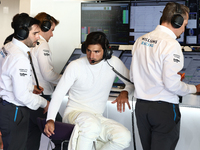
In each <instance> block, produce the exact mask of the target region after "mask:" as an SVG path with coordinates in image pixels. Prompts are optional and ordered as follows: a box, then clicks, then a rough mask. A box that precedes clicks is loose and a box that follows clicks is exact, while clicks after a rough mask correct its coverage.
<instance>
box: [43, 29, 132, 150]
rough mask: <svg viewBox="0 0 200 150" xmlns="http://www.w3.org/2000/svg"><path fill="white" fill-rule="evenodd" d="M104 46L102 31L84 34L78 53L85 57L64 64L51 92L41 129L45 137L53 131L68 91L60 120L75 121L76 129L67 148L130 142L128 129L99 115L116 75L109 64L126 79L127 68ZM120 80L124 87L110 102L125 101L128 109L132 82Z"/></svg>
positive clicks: (88, 149) (111, 147)
mask: <svg viewBox="0 0 200 150" xmlns="http://www.w3.org/2000/svg"><path fill="white" fill-rule="evenodd" d="M108 47H109V42H108V40H107V38H106V35H105V34H104V33H102V32H92V33H90V34H88V36H87V39H86V41H85V42H84V44H83V46H82V52H83V53H86V54H87V57H82V58H79V59H77V60H74V61H72V62H71V63H70V64H69V65H68V66H67V68H66V70H65V72H64V74H63V76H62V77H61V79H60V81H59V83H58V85H57V87H56V89H55V91H54V93H53V95H52V100H51V102H50V106H49V111H48V114H47V124H46V126H45V129H44V131H45V133H46V134H47V136H51V135H52V134H54V128H55V127H54V121H55V117H56V114H57V112H58V110H59V108H60V105H61V102H62V100H63V98H64V96H65V95H66V93H68V95H69V99H68V104H67V107H66V110H65V112H64V115H63V122H66V123H71V124H76V126H78V129H79V131H78V137H77V141H76V142H75V143H76V144H73V145H76V146H75V147H70V150H71V149H73V150H74V149H76V150H92V147H93V141H97V142H96V143H97V144H96V145H97V147H98V149H101V150H123V149H125V148H127V147H129V145H130V141H131V134H130V132H129V131H128V129H127V128H125V127H124V126H123V125H121V124H119V123H118V122H116V121H114V120H111V119H108V118H105V117H103V115H102V114H103V112H104V110H105V107H106V103H107V100H108V97H109V93H110V90H111V87H112V84H113V81H114V79H115V77H116V74H115V72H114V71H113V70H112V67H114V68H115V70H117V71H118V72H120V73H121V74H122V75H123V76H125V77H126V78H129V70H128V69H127V68H126V67H125V65H124V64H123V63H122V61H121V60H120V59H119V58H117V57H115V56H112V50H109V49H108ZM111 66H112V67H111ZM119 78H120V79H121V77H119ZM121 80H122V81H123V82H124V83H125V84H126V87H125V89H124V90H123V91H122V92H121V93H120V94H119V96H118V97H117V99H116V100H115V101H114V103H115V102H117V106H118V107H121V106H123V107H125V104H126V103H127V104H128V106H129V109H130V105H129V102H128V93H131V91H133V85H132V84H131V83H129V82H126V81H125V80H124V79H121ZM74 135H75V134H74ZM74 138H75V137H72V139H74ZM71 141H73V140H71ZM98 141H100V142H98ZM99 143H101V146H100V145H99ZM102 143H103V144H102ZM69 145H71V143H70V144H69Z"/></svg>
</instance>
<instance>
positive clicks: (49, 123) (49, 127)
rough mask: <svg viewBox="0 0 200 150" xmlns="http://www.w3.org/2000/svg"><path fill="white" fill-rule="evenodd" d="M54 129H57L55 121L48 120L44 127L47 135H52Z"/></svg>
mask: <svg viewBox="0 0 200 150" xmlns="http://www.w3.org/2000/svg"><path fill="white" fill-rule="evenodd" d="M54 130H55V124H54V121H53V120H48V121H47V123H46V125H45V128H44V133H45V134H46V135H47V137H50V136H51V135H52V134H54Z"/></svg>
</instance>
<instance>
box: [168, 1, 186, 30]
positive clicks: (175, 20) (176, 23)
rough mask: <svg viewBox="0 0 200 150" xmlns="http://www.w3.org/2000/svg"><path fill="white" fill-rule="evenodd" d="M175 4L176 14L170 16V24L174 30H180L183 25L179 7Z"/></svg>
mask: <svg viewBox="0 0 200 150" xmlns="http://www.w3.org/2000/svg"><path fill="white" fill-rule="evenodd" d="M175 4H176V13H175V14H174V15H173V16H172V19H171V24H172V26H173V27H174V28H180V27H181V26H182V25H183V21H184V18H183V17H182V16H181V6H180V4H178V3H175Z"/></svg>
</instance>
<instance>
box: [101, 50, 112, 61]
mask: <svg viewBox="0 0 200 150" xmlns="http://www.w3.org/2000/svg"><path fill="white" fill-rule="evenodd" d="M112 54H113V51H112V49H105V50H104V54H103V59H105V60H107V59H110V58H111V57H112Z"/></svg>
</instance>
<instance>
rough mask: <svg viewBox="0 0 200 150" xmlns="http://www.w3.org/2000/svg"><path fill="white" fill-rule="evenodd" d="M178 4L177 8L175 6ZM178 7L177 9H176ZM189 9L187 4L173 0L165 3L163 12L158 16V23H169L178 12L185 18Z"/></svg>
mask: <svg viewBox="0 0 200 150" xmlns="http://www.w3.org/2000/svg"><path fill="white" fill-rule="evenodd" d="M177 6H178V8H177ZM177 9H179V10H177ZM177 11H179V12H177ZM189 12H190V10H189V8H188V7H187V6H185V5H183V4H179V3H175V2H169V3H167V4H166V6H165V8H164V10H163V14H162V16H161V18H160V24H161V23H162V22H166V23H171V20H172V17H173V15H175V14H177V13H180V15H181V16H182V17H183V18H184V19H186V14H189Z"/></svg>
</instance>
